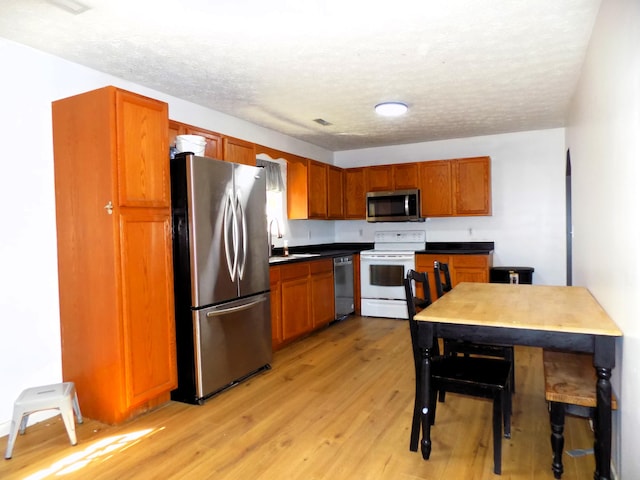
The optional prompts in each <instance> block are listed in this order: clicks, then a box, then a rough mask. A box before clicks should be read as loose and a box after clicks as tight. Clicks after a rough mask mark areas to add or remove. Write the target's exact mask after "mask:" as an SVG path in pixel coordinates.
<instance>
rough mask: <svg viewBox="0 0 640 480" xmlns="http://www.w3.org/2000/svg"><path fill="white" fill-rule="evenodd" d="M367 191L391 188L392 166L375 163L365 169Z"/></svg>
mask: <svg viewBox="0 0 640 480" xmlns="http://www.w3.org/2000/svg"><path fill="white" fill-rule="evenodd" d="M365 171H366V175H367V192H385V191H389V190H393V166H392V165H376V166H373V167H367V168H366V169H365Z"/></svg>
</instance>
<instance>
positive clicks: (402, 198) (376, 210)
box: [367, 189, 424, 222]
mask: <svg viewBox="0 0 640 480" xmlns="http://www.w3.org/2000/svg"><path fill="white" fill-rule="evenodd" d="M367 222H424V218H421V217H420V190H418V189H415V190H394V191H392V192H368V193H367Z"/></svg>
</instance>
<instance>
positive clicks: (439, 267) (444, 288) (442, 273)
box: [433, 260, 452, 298]
mask: <svg viewBox="0 0 640 480" xmlns="http://www.w3.org/2000/svg"><path fill="white" fill-rule="evenodd" d="M433 277H434V279H435V282H436V294H437V295H438V298H440V297H441V296H443V295H444V294H445V293H447V292H449V291H451V288H452V285H451V274H450V273H449V264H448V263H443V262H438V261H437V260H436V261H435V262H433ZM443 277H444V280H443Z"/></svg>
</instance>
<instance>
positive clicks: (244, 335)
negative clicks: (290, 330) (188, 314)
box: [194, 292, 272, 402]
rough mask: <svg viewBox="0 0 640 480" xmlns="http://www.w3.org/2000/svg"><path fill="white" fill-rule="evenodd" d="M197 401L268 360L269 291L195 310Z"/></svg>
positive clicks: (256, 368)
mask: <svg viewBox="0 0 640 480" xmlns="http://www.w3.org/2000/svg"><path fill="white" fill-rule="evenodd" d="M194 315H195V316H197V318H194V327H195V328H194V336H195V338H194V343H195V346H196V352H195V357H196V358H195V362H196V372H195V373H196V375H195V380H196V385H195V387H196V396H197V400H198V401H199V402H202V401H203V400H204V399H206V398H207V397H210V396H211V395H213V394H214V393H217V392H219V391H220V390H222V389H224V388H226V387H228V386H230V385H233V384H234V383H236V382H237V381H239V380H241V379H242V378H244V377H246V376H248V375H251V374H252V373H255V372H256V371H258V370H260V369H261V368H263V367H268V364H269V363H270V362H271V358H272V353H271V302H270V294H269V292H266V293H261V294H258V295H254V296H252V297H247V298H244V299H241V300H234V301H232V302H227V303H225V304H221V305H217V306H214V307H210V308H206V309H202V310H198V311H195V312H194Z"/></svg>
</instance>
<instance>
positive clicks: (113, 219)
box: [52, 87, 177, 424]
mask: <svg viewBox="0 0 640 480" xmlns="http://www.w3.org/2000/svg"><path fill="white" fill-rule="evenodd" d="M52 110H53V146H54V169H55V192H56V224H57V232H58V279H59V290H60V329H61V338H62V370H63V378H64V380H65V381H73V382H75V384H76V388H77V392H78V398H79V401H80V407H81V410H82V413H83V414H84V415H86V416H87V417H89V418H92V419H95V420H99V421H101V422H105V423H110V424H116V423H120V422H123V421H125V420H127V419H129V418H132V417H134V416H135V415H137V414H139V413H142V412H144V411H146V410H149V409H151V408H153V407H155V406H157V405H159V404H162V403H164V402H166V401H168V400H169V392H170V391H171V390H173V389H174V388H175V387H176V385H177V382H176V361H175V333H174V329H175V325H174V307H173V267H172V256H171V251H172V249H171V209H170V207H171V205H170V199H171V195H170V182H169V154H168V152H169V148H168V138H167V130H168V108H167V104H165V103H163V102H159V101H156V100H153V99H150V98H147V97H143V96H140V95H137V94H134V93H131V92H127V91H123V90H120V89H117V88H115V87H105V88H101V89H98V90H94V91H91V92H87V93H83V94H80V95H76V96H73V97H70V98H65V99H63V100H58V101H55V102H53V105H52Z"/></svg>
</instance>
